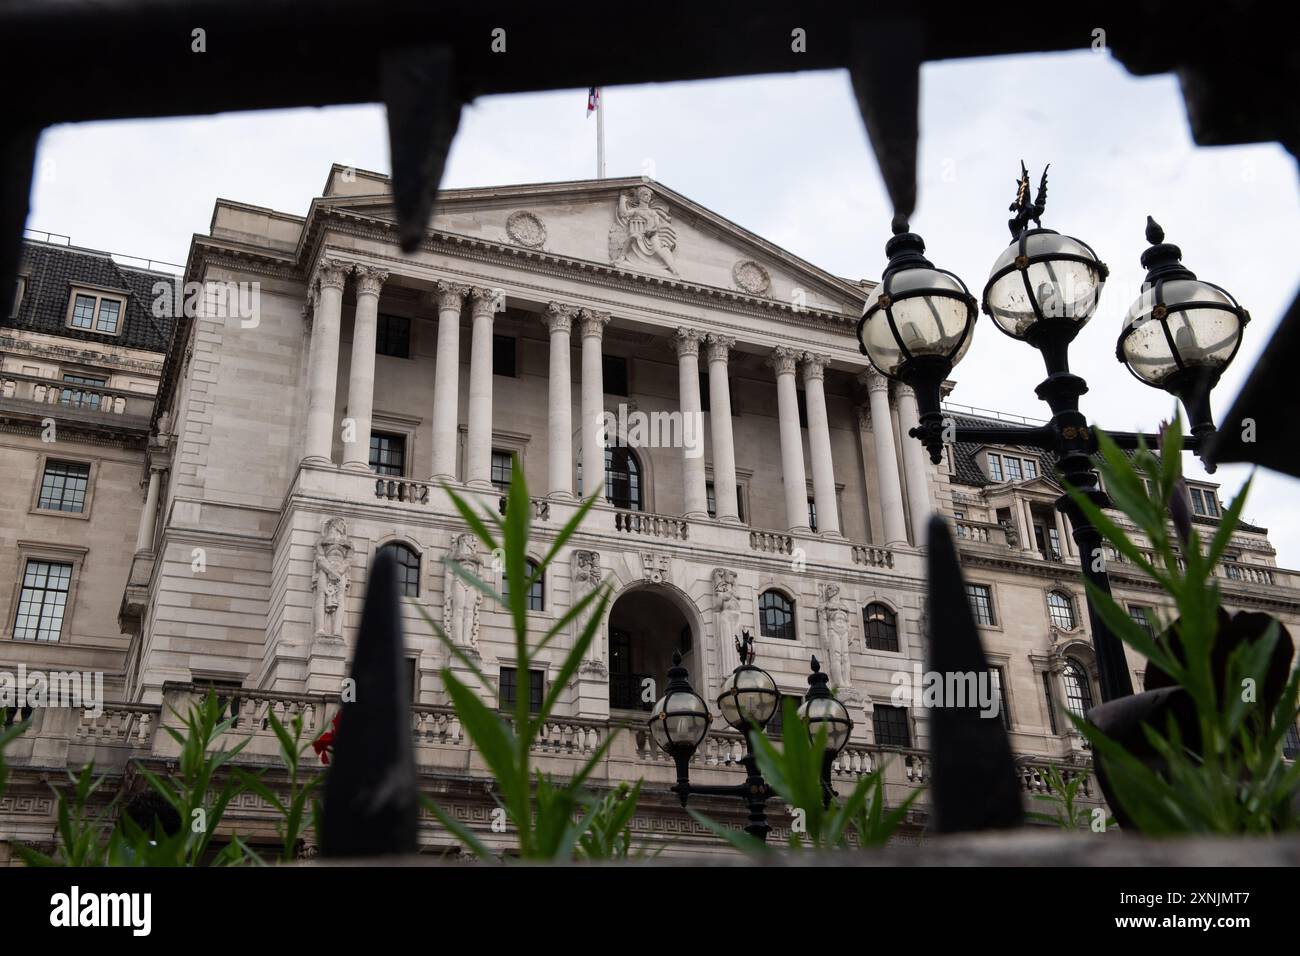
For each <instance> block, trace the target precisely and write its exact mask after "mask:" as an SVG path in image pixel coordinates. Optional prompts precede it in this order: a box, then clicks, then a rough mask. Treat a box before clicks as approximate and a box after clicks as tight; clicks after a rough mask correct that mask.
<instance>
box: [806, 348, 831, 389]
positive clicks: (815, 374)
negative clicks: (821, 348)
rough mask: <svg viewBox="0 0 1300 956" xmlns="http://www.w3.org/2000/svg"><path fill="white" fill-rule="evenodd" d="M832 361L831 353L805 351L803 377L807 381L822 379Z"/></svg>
mask: <svg viewBox="0 0 1300 956" xmlns="http://www.w3.org/2000/svg"><path fill="white" fill-rule="evenodd" d="M830 363H831V357H830V356H829V355H822V354H820V353H818V352H804V353H803V378H804V381H805V382H811V381H813V380H820V379H822V378H824V377H825V375H826V366H827V365H829V364H830Z"/></svg>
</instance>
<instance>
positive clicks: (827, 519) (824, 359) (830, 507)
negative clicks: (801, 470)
mask: <svg viewBox="0 0 1300 956" xmlns="http://www.w3.org/2000/svg"><path fill="white" fill-rule="evenodd" d="M829 362H830V357H829V356H826V355H816V354H814V353H812V352H805V353H804V360H803V390H804V401H805V403H806V404H807V406H808V451H809V453H810V455H811V457H812V474H813V501H814V502H815V503H816V505H817V531H818V533H819V534H827V535H839V533H840V509H839V503H838V502H837V501H836V500H835V464H834V461H833V459H832V457H831V423H830V417H829V416H828V415H827V414H826V391H825V388H824V386H823V379H824V377H825V374H826V366H827V364H829Z"/></svg>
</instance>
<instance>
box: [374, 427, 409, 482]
mask: <svg viewBox="0 0 1300 956" xmlns="http://www.w3.org/2000/svg"><path fill="white" fill-rule="evenodd" d="M370 467H371V468H373V469H374V470H375V472H376V473H377V474H380V475H395V476H397V477H398V478H400V477H401V476H402V475H404V474H406V436H405V435H388V434H385V433H384V432H373V433H371V435H370Z"/></svg>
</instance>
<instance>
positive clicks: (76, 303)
mask: <svg viewBox="0 0 1300 956" xmlns="http://www.w3.org/2000/svg"><path fill="white" fill-rule="evenodd" d="M125 307H126V300H125V299H124V298H122V297H121V296H120V295H105V294H101V293H96V292H90V291H74V292H73V293H72V299H71V301H70V302H69V303H68V327H69V328H73V329H84V330H85V331H87V332H101V333H103V334H104V335H116V334H117V333H118V330H119V329H120V328H121V325H122V312H123V311H124V310H125Z"/></svg>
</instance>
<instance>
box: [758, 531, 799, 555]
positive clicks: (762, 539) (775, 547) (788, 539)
mask: <svg viewBox="0 0 1300 956" xmlns="http://www.w3.org/2000/svg"><path fill="white" fill-rule="evenodd" d="M749 546H750V547H751V548H753V549H754V550H755V551H763V552H766V553H768V554H792V553H793V552H794V537H793V536H792V535H788V534H782V533H781V532H779V531H751V532H749Z"/></svg>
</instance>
